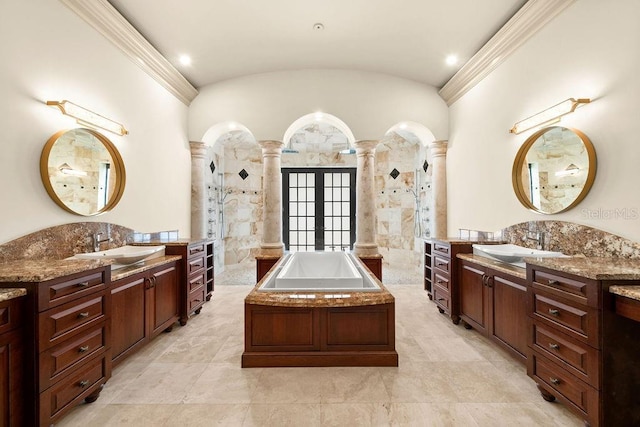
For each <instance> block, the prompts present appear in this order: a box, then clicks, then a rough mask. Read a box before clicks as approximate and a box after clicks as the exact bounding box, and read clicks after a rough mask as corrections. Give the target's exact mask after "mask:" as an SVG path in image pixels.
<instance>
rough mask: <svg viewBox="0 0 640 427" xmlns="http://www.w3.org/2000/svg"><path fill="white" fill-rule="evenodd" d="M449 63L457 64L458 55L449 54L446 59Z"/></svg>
mask: <svg viewBox="0 0 640 427" xmlns="http://www.w3.org/2000/svg"><path fill="white" fill-rule="evenodd" d="M445 61H446V62H447V65H456V64H457V63H458V55H453V54H452V55H447V59H446V60H445Z"/></svg>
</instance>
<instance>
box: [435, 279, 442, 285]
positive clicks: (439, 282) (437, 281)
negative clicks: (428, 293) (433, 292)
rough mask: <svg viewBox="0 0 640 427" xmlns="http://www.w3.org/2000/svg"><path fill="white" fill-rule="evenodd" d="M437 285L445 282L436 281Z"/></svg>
mask: <svg viewBox="0 0 640 427" xmlns="http://www.w3.org/2000/svg"><path fill="white" fill-rule="evenodd" d="M436 283H437V284H438V285H442V284H443V283H444V282H443V281H442V280H436Z"/></svg>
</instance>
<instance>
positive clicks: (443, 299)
mask: <svg viewBox="0 0 640 427" xmlns="http://www.w3.org/2000/svg"><path fill="white" fill-rule="evenodd" d="M437 301H446V300H445V298H438V299H437Z"/></svg>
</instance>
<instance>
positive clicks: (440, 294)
mask: <svg viewBox="0 0 640 427" xmlns="http://www.w3.org/2000/svg"><path fill="white" fill-rule="evenodd" d="M432 292H433V301H434V302H435V303H436V304H438V305H439V306H440V308H442V309H443V310H445V311H446V312H447V313H450V312H451V296H450V295H449V292H448V291H447V290H445V289H442V288H441V287H440V286H434V287H433V289H432Z"/></svg>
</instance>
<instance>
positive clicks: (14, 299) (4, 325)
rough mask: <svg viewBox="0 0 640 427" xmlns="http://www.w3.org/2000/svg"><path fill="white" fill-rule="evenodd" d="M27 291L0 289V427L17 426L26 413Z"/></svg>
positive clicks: (21, 289)
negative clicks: (25, 324)
mask: <svg viewBox="0 0 640 427" xmlns="http://www.w3.org/2000/svg"><path fill="white" fill-rule="evenodd" d="M26 295H27V290H26V289H23V288H17V289H0V425H2V426H17V425H20V421H21V420H23V419H24V416H25V411H26V402H27V400H26V398H27V394H26V392H27V385H28V384H27V382H26V378H25V376H24V373H23V372H24V371H23V369H21V365H22V364H23V363H24V361H25V360H26V353H25V336H24V323H25V310H24V307H25V303H26Z"/></svg>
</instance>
